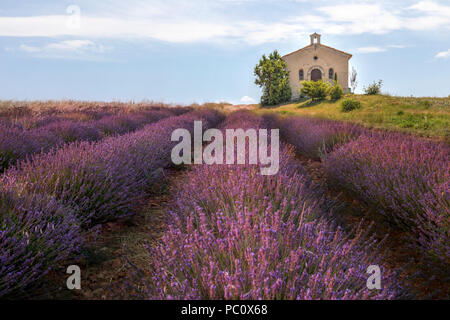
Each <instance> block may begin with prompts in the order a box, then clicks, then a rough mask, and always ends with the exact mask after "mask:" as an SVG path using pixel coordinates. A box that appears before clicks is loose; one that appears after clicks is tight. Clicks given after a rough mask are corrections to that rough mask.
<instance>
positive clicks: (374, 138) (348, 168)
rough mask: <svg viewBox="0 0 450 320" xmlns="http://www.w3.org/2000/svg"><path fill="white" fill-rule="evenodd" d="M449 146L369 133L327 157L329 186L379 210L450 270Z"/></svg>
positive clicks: (390, 134) (326, 167) (392, 134)
mask: <svg viewBox="0 0 450 320" xmlns="http://www.w3.org/2000/svg"><path fill="white" fill-rule="evenodd" d="M449 151H450V149H449V147H448V145H445V144H443V143H434V142H430V141H425V140H423V139H421V138H415V137H411V136H407V135H404V134H397V133H372V134H364V135H362V136H360V137H359V139H357V140H354V141H351V142H350V143H348V144H345V145H343V146H342V147H340V148H339V149H337V150H335V151H333V152H332V153H330V154H328V155H327V157H326V161H325V169H326V172H327V175H328V177H329V179H330V181H331V182H332V183H333V184H335V185H338V186H341V187H344V188H346V189H348V190H350V191H351V192H352V193H353V194H354V195H355V196H356V197H358V198H360V199H362V200H364V201H366V202H367V203H368V204H370V205H373V206H375V207H377V209H378V212H379V213H380V214H382V215H384V217H385V218H386V219H387V220H388V221H390V222H391V223H393V224H394V225H396V226H398V227H400V228H402V229H404V230H405V231H407V232H409V233H410V235H411V238H412V239H413V240H412V241H413V243H414V242H416V241H419V243H420V246H421V249H422V252H423V253H424V254H426V255H428V256H430V258H431V259H432V260H433V261H434V262H441V263H443V264H444V267H440V269H441V270H442V271H444V272H447V275H448V270H449V269H448V266H449V265H450V264H449V263H450V245H449V244H450V234H449V232H450V193H449V190H450V170H449V168H450V167H449V163H450V161H449V160H450V158H449V154H450V153H449Z"/></svg>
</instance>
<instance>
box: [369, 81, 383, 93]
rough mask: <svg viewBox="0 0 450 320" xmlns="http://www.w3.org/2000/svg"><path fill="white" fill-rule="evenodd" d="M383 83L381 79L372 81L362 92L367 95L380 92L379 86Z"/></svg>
mask: <svg viewBox="0 0 450 320" xmlns="http://www.w3.org/2000/svg"><path fill="white" fill-rule="evenodd" d="M382 85H383V80H378V82H376V81H374V82H373V83H372V84H370V85H369V86H368V87H364V92H365V93H366V94H367V95H376V94H381V86H382Z"/></svg>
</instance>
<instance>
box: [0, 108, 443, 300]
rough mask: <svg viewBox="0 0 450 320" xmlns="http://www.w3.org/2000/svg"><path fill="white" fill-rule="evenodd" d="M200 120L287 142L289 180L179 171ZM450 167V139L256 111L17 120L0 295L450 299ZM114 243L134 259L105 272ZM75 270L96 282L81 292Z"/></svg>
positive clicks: (7, 135)
mask: <svg viewBox="0 0 450 320" xmlns="http://www.w3.org/2000/svg"><path fill="white" fill-rule="evenodd" d="M194 121H202V125H203V129H204V130H206V129H210V128H218V129H219V130H220V132H226V130H227V129H238V128H241V129H244V130H247V129H280V138H281V141H280V150H279V170H278V172H277V173H276V174H274V175H261V174H260V168H261V167H262V166H263V164H262V163H257V164H250V163H249V161H246V163H245V164H240V165H237V164H236V165H231V164H228V165H226V164H224V165H222V164H211V165H210V164H206V163H204V164H192V165H175V164H174V163H173V162H172V160H171V151H172V149H173V147H174V146H175V145H176V144H177V143H176V142H174V141H172V140H171V135H172V132H173V131H174V130H175V129H179V128H184V129H186V130H187V131H188V132H189V133H190V134H191V135H194ZM270 139H271V140H272V139H273V137H270ZM206 146H207V143H205V144H204V147H206ZM271 152H272V151H271ZM246 156H247V158H246V159H248V158H249V154H248V150H247V154H246ZM449 160H450V147H449V145H448V144H447V143H445V142H439V141H432V140H427V139H425V138H421V137H416V136H413V135H409V134H403V133H396V132H392V131H382V130H375V129H367V128H365V127H362V126H359V125H356V124H350V123H348V122H345V123H344V122H339V121H331V120H319V119H313V118H302V117H290V118H289V117H288V118H279V117H276V116H272V115H271V116H268V115H263V116H261V115H256V114H254V113H252V112H250V111H237V112H231V113H223V112H221V111H217V110H216V109H214V108H206V107H195V108H175V107H166V106H153V107H152V106H145V107H144V106H139V108H128V109H127V108H125V107H124V106H121V107H119V108H113V107H111V106H109V107H102V108H99V107H94V106H91V107H89V108H82V109H79V108H69V109H67V110H66V109H61V108H60V109H58V108H57V107H55V108H54V109H50V110H47V111H46V112H42V110H41V112H36V111H35V110H28V111H27V112H24V113H21V114H19V113H18V112H17V109H16V111H15V112H10V111H8V112H4V113H2V114H1V115H0V172H1V175H0V261H1V264H0V298H1V299H39V298H48V297H52V298H67V297H68V298H71V299H114V298H123V299H136V298H137V299H243V300H245V299H277V300H278V299H288V300H294V299H301V300H304V299H325V300H329V299H338V300H341V299H427V298H433V299H448V298H450V290H449V289H450V286H449V285H448V283H449V281H450V166H449V163H450V161H449ZM150 203H153V207H157V213H156V211H148V207H149V204H150ZM142 212H146V219H144V220H142V219H141V218H140V217H142ZM144 230H145V231H144ZM119 233H120V237H119ZM137 233H139V234H143V236H142V237H140V238H139V239H138V241H137V242H138V244H137V245H136V246H133V244H135V243H133V244H132V242H131V240H130V239H132V235H133V234H137ZM124 234H125V235H126V237H124V236H123V235H124ZM147 234H148V235H147ZM115 236H116V237H117V238H120V241H119V242H120V249H117V248H115V250H112V251H114V252H113V254H112V255H113V257H109V258H104V259H100V260H101V261H100V262H98V261H97V262H93V261H94V260H95V259H94V258H95V257H94V258H92V255H97V258H98V252H99V249H100V248H101V249H103V247H104V246H107V245H105V243H107V242H106V241H104V239H106V238H111V237H115ZM133 239H134V238H133ZM106 249H108V248H106ZM87 252H88V253H89V252H90V255H89V254H87ZM93 252H94V253H93ZM137 256H139V259H136V257H137ZM97 260H98V259H97ZM111 261H112V262H114V263H110V262H111ZM117 261H118V263H116V262H117ZM115 263H116V264H115ZM69 265H79V266H80V267H81V269H82V270H84V271H83V272H85V271H86V273H87V274H90V275H91V276H89V284H88V285H87V286H84V285H83V287H82V289H81V290H79V292H78V293H68V289H67V288H66V287H65V281H66V277H67V275H66V268H67V266H69ZM374 265H375V266H379V268H380V274H381V287H380V288H377V289H373V288H370V287H369V286H368V285H367V283H368V278H369V276H370V274H368V273H367V270H368V268H369V266H374ZM117 269H119V271H117ZM98 270H100V271H101V272H100V271H98ZM105 278H108V279H110V280H111V279H114V282H115V285H114V286H111V285H110V284H108V283H105V282H104V279H105ZM106 287H108V290H107V288H106Z"/></svg>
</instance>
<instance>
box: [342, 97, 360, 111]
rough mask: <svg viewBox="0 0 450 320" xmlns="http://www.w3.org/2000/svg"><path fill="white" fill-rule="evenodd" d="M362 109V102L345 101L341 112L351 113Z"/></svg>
mask: <svg viewBox="0 0 450 320" xmlns="http://www.w3.org/2000/svg"><path fill="white" fill-rule="evenodd" d="M360 108H361V102H359V101H358V100H352V99H345V100H343V101H342V102H341V111H342V112H350V111H353V110H356V109H360Z"/></svg>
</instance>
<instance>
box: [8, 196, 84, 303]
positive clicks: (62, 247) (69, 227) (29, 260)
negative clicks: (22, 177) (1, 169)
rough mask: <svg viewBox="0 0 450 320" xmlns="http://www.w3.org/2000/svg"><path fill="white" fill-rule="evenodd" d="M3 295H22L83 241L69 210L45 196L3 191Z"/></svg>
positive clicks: (74, 250)
mask: <svg viewBox="0 0 450 320" xmlns="http://www.w3.org/2000/svg"><path fill="white" fill-rule="evenodd" d="M0 212H1V214H0V262H1V263H0V297H11V296H13V295H18V294H23V293H24V291H25V290H26V289H27V288H29V287H30V286H31V285H33V284H36V283H39V281H40V280H42V278H43V276H45V274H46V273H47V272H48V271H49V270H50V269H51V268H54V267H55V266H56V265H57V264H58V263H59V262H61V261H64V259H66V258H67V257H68V256H69V255H71V254H72V253H74V252H76V251H77V250H78V248H79V246H80V244H81V243H82V241H81V239H80V236H79V227H78V224H77V222H76V219H75V218H74V216H73V215H72V212H71V210H70V209H68V208H66V207H64V206H62V205H61V204H60V203H59V202H57V201H55V199H52V198H49V197H47V196H43V195H20V196H19V195H17V194H15V193H14V192H12V191H10V190H5V189H3V188H2V190H0Z"/></svg>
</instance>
